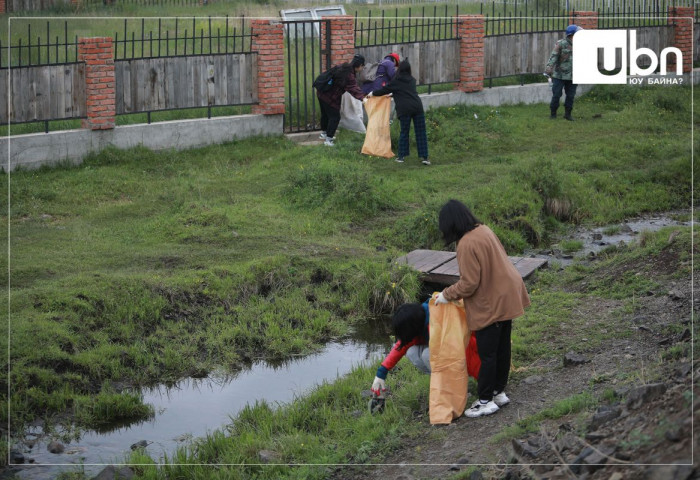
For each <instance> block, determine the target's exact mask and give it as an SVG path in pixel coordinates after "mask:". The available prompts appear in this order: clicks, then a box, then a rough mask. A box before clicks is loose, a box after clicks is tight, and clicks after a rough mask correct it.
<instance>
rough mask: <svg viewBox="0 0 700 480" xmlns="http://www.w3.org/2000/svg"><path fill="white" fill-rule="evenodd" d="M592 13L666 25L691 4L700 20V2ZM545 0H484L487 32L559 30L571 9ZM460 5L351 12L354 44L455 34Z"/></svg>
mask: <svg viewBox="0 0 700 480" xmlns="http://www.w3.org/2000/svg"><path fill="white" fill-rule="evenodd" d="M589 3H590V5H591V7H592V10H591V11H596V12H598V28H632V27H646V26H660V25H666V24H667V23H668V9H669V7H672V6H694V16H695V20H696V22H700V3H693V0H631V1H630V0H597V4H596V0H590V2H589ZM550 5H551V2H549V1H548V0H502V1H499V2H495V1H494V2H490V3H487V2H482V3H480V5H479V13H480V14H481V15H483V16H484V17H485V18H484V23H485V32H484V34H485V35H486V36H495V35H511V34H515V33H540V32H554V31H563V30H564V29H566V27H567V25H569V18H570V15H571V14H572V12H573V15H574V18H575V16H576V12H575V10H568V9H565V8H559V7H556V8H552V7H551V6H550ZM459 14H460V11H459V5H454V6H448V5H444V6H440V7H438V6H437V5H436V6H434V7H433V8H430V7H428V8H426V7H425V6H423V7H421V8H416V9H412V8H410V7H409V8H408V13H406V9H405V8H404V9H402V10H399V8H393V9H389V10H386V9H383V10H380V11H379V12H378V13H377V12H372V11H371V10H370V11H369V12H368V13H367V16H366V17H359V16H358V15H357V14H356V15H355V46H356V47H362V46H373V45H387V44H397V43H408V42H424V41H431V40H449V39H454V38H457V29H456V28H455V24H456V19H455V17H457V16H458V15H459Z"/></svg>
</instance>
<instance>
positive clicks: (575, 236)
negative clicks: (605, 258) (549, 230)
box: [525, 210, 691, 267]
mask: <svg viewBox="0 0 700 480" xmlns="http://www.w3.org/2000/svg"><path fill="white" fill-rule="evenodd" d="M690 216H691V212H690V210H682V211H674V212H666V213H663V214H656V215H647V216H642V217H637V218H633V219H629V220H626V221H624V222H621V223H618V224H612V225H606V226H603V227H596V228H587V227H578V228H576V230H574V231H573V232H572V233H570V234H569V235H567V236H566V237H565V238H562V239H561V240H560V241H559V243H558V244H557V245H553V246H552V247H551V248H548V249H539V250H528V251H526V252H525V253H526V254H527V255H529V256H532V257H537V258H546V259H548V260H549V261H550V265H551V264H552V263H558V264H559V265H561V266H562V267H566V266H568V265H571V264H572V263H574V262H575V261H577V260H581V259H586V258H595V257H596V256H597V254H598V253H599V252H600V251H602V250H604V249H605V248H607V247H610V246H613V245H614V246H620V245H623V244H624V245H629V244H631V243H633V242H635V241H637V238H638V237H639V234H640V233H642V232H644V231H649V232H656V231H658V230H661V229H662V228H664V227H672V226H686V227H689V226H690V225H691V221H690V220H688V221H683V220H679V219H685V218H688V219H689V218H690ZM575 242H580V244H581V248H579V249H578V250H576V251H572V252H565V251H562V248H561V247H562V245H564V244H566V243H575Z"/></svg>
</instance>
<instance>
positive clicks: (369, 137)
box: [362, 95, 394, 158]
mask: <svg viewBox="0 0 700 480" xmlns="http://www.w3.org/2000/svg"><path fill="white" fill-rule="evenodd" d="M365 110H367V134H366V135H365V143H364V144H363V145H362V153H364V154H366V155H374V156H376V157H384V158H391V157H393V156H394V153H393V152H392V151H391V131H390V129H389V116H390V115H391V97H388V96H386V95H384V96H381V97H370V98H368V99H367V101H366V102H365Z"/></svg>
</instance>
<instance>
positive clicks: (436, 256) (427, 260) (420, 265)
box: [396, 250, 455, 273]
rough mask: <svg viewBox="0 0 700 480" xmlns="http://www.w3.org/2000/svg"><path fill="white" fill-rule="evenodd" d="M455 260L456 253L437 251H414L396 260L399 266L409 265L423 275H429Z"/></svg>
mask: <svg viewBox="0 0 700 480" xmlns="http://www.w3.org/2000/svg"><path fill="white" fill-rule="evenodd" d="M453 258H455V254H454V252H440V251H436V250H414V251H412V252H410V253H408V254H407V255H404V256H403V257H400V258H398V259H397V260H396V262H397V263H399V264H408V265H409V266H411V267H413V268H415V269H416V270H418V271H419V272H421V273H428V272H430V271H431V270H433V269H435V268H437V267H439V266H440V265H442V264H443V263H445V262H449V261H450V260H452V259H453Z"/></svg>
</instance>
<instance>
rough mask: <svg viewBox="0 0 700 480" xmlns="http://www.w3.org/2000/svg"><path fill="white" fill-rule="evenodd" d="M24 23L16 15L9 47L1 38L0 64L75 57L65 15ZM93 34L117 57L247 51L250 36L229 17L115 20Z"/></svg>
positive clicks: (239, 20)
mask: <svg viewBox="0 0 700 480" xmlns="http://www.w3.org/2000/svg"><path fill="white" fill-rule="evenodd" d="M24 22H25V20H24V19H22V20H21V21H20V20H15V23H16V24H15V25H13V31H16V30H20V31H22V34H20V35H17V34H13V37H14V40H13V41H12V43H11V44H10V45H9V46H8V45H7V43H3V42H2V40H0V68H7V67H23V66H32V65H54V64H63V63H75V62H77V61H78V35H76V34H75V33H74V31H72V29H73V25H72V23H71V22H70V21H69V20H62V21H56V20H48V21H46V22H45V24H42V23H40V22H43V20H41V21H38V20H31V19H27V20H26V26H25V25H22V23H24ZM117 25H118V26H117ZM25 32H26V34H25ZM107 32H109V33H107ZM112 32H114V33H112ZM81 36H90V35H85V34H84V33H83V34H81ZM92 36H111V37H112V42H113V45H114V59H115V60H127V59H134V58H157V57H171V56H182V55H211V54H227V53H250V52H251V39H252V37H253V35H252V34H251V32H250V26H249V23H248V19H247V18H245V17H236V18H230V17H228V16H227V17H208V18H192V19H189V18H182V17H175V18H166V19H161V18H140V19H138V18H136V19H134V18H124V19H123V21H121V20H116V19H115V20H114V21H110V22H109V25H108V26H106V27H105V28H104V30H103V33H99V34H97V33H96V34H94V35H92Z"/></svg>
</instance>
